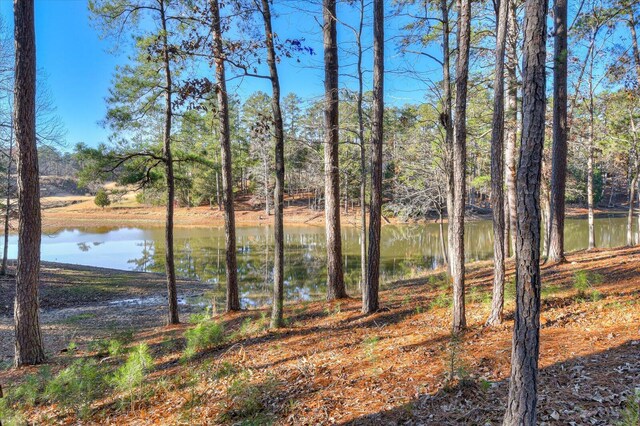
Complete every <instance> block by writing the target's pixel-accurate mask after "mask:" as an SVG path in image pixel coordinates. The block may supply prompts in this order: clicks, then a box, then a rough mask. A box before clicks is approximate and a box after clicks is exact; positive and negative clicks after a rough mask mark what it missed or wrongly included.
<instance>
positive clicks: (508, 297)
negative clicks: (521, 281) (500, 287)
mask: <svg viewBox="0 0 640 426" xmlns="http://www.w3.org/2000/svg"><path fill="white" fill-rule="evenodd" d="M515 299H516V277H513V278H511V280H509V281H508V282H507V284H506V285H505V286H504V300H505V302H507V301H513V300H515Z"/></svg>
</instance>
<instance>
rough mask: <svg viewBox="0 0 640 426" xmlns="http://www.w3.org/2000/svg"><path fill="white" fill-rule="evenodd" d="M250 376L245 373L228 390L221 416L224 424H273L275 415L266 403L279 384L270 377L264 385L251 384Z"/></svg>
mask: <svg viewBox="0 0 640 426" xmlns="http://www.w3.org/2000/svg"><path fill="white" fill-rule="evenodd" d="M249 378H250V375H249V374H248V372H246V371H245V372H244V374H241V375H240V377H238V378H236V379H235V380H234V381H233V382H231V384H230V385H229V387H228V388H227V401H226V402H225V403H224V410H223V412H222V414H221V416H220V420H221V421H222V422H232V423H233V424H241V425H268V424H272V423H273V415H272V413H270V412H268V410H267V405H266V403H267V402H268V400H269V398H270V396H271V394H273V393H274V392H275V390H276V387H277V385H278V383H277V382H276V380H275V379H273V377H268V378H267V380H266V381H265V382H263V383H259V384H255V383H251V382H250V380H249Z"/></svg>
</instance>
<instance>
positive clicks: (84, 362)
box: [0, 248, 640, 425]
mask: <svg viewBox="0 0 640 426" xmlns="http://www.w3.org/2000/svg"><path fill="white" fill-rule="evenodd" d="M639 264H640V248H621V249H615V250H607V251H599V250H596V251H590V252H578V253H574V254H571V255H569V256H568V263H565V264H562V265H544V266H543V290H542V293H543V294H542V298H543V304H542V318H541V324H542V330H541V335H542V336H541V348H540V368H541V372H540V385H539V392H540V394H539V403H538V407H539V412H540V417H539V419H540V421H541V422H544V424H572V422H573V424H594V425H596V424H601V425H610V424H616V423H618V422H621V423H620V424H635V423H633V422H637V417H633V416H634V415H637V410H638V406H637V403H638V399H640V395H638V396H634V393H635V392H636V389H640V356H639V354H640V309H639V304H638V302H639V300H640V278H639V277H638V265H639ZM508 266H509V271H508V281H509V284H508V285H507V292H506V299H507V305H506V306H507V308H506V321H505V323H504V324H503V325H502V326H500V327H497V328H485V327H484V326H483V324H484V321H485V319H486V316H487V314H488V311H489V306H490V290H491V288H490V286H491V279H492V269H491V264H490V263H489V262H483V263H476V264H472V265H470V266H469V268H468V271H469V272H468V280H467V283H468V288H467V303H468V305H467V309H468V311H467V312H468V318H467V319H468V323H469V328H468V331H466V332H465V333H464V334H461V335H459V336H452V335H451V333H450V323H451V314H450V295H449V284H448V282H447V279H446V276H445V274H444V273H442V271H436V272H434V273H432V274H430V275H427V276H425V277H420V278H416V279H411V280H407V281H401V282H396V283H393V284H391V285H388V286H386V288H385V289H384V291H382V292H381V301H382V306H383V309H382V311H381V312H379V313H377V314H375V315H372V316H363V315H362V314H361V313H360V301H359V299H357V298H352V299H349V300H345V301H340V302H334V303H326V302H310V303H301V304H292V305H287V307H286V311H285V315H286V321H287V327H286V328H284V329H282V330H278V331H269V330H268V329H267V326H268V309H266V308H265V309H263V310H250V311H244V312H241V313H238V314H230V315H218V316H214V318H213V319H210V315H208V314H200V315H197V314H196V315H192V316H191V321H190V323H187V324H183V325H180V326H175V327H170V328H167V327H161V326H154V324H161V323H162V321H163V319H164V318H163V312H162V309H160V308H153V309H152V308H144V307H141V308H140V310H141V312H142V313H137V314H134V313H133V312H134V311H135V309H129V310H128V311H124V310H123V311H121V310H120V309H124V308H122V307H121V306H120V305H117V304H116V305H113V306H111V309H112V310H113V312H112V314H113V315H116V316H124V315H128V314H131V315H137V316H135V317H134V318H135V321H131V322H130V324H129V328H126V331H127V332H125V329H124V328H122V327H121V328H120V330H119V331H118V330H117V329H114V328H111V329H110V328H108V327H105V326H104V324H102V325H103V326H100V324H101V323H103V322H102V321H101V315H102V312H103V311H100V310H98V311H94V312H93V313H94V315H93V316H90V315H84V316H83V315H82V314H83V313H85V312H84V311H83V312H78V313H76V314H75V315H76V316H75V317H73V320H70V319H69V317H63V316H61V315H57V316H56V315H52V314H47V309H46V308H45V310H44V311H45V312H44V314H43V322H44V323H45V324H44V325H45V327H44V328H43V333H44V334H45V336H46V335H47V333H48V332H50V331H52V330H57V331H58V332H57V334H56V335H57V336H58V338H57V339H56V340H55V341H49V342H48V349H49V350H54V351H55V354H54V355H52V356H51V357H50V364H49V365H48V366H44V367H38V368H27V369H21V370H15V369H10V368H8V366H7V368H6V369H5V370H3V371H2V372H0V384H2V386H3V389H4V393H5V398H4V399H3V400H1V401H2V403H0V407H2V408H1V410H2V411H1V412H2V413H3V416H4V423H8V422H9V421H15V422H20V421H23V420H28V421H29V422H33V423H38V424H41V423H43V424H46V423H52V424H70V423H76V422H77V423H86V424H119V425H120V424H309V425H313V424H371V425H379V424H434V425H443V424H481V425H484V424H499V423H500V422H501V418H502V415H503V410H504V406H505V402H506V393H507V389H508V381H507V380H508V377H509V368H510V366H509V358H510V354H511V327H512V325H513V322H512V317H513V309H514V302H513V298H514V291H515V289H514V284H513V269H512V266H513V265H512V264H509V265H508ZM67 273H68V271H67ZM111 274H112V275H111V276H112V278H113V279H118V276H119V274H118V273H116V272H115V271H112V272H111ZM132 275H133V276H134V277H142V276H144V275H143V274H137V275H136V274H127V273H122V275H121V278H119V282H120V283H121V285H122V286H123V287H124V288H126V287H127V284H125V283H124V282H125V281H127V280H129V284H130V286H131V288H132V289H135V288H139V287H140V285H138V286H135V285H133V284H134V283H133V282H131V280H132ZM122 277H128V278H126V279H123V278H122ZM154 279H157V276H155V278H154ZM136 280H137V282H138V283H139V282H140V281H141V280H143V278H136ZM86 284H88V282H85V283H84V285H86ZM157 284H159V283H157ZM82 285H83V284H82V283H80V282H79V283H78V284H77V286H79V287H81V286H82ZM193 286H194V287H193V288H191V289H190V290H189V291H191V292H197V291H200V290H201V288H200V287H199V286H198V285H197V284H193ZM143 287H144V286H143ZM145 288H146V287H145ZM150 288H154V289H155V290H154V291H156V294H161V292H162V289H163V287H161V286H160V285H157V286H152V287H150ZM181 288H183V289H187V288H188V286H185V287H181ZM3 290H4V288H3ZM43 291H44V292H46V291H47V284H46V280H45V285H44V289H43ZM75 291H78V290H75ZM138 291H141V290H138ZM144 291H145V292H146V291H149V290H148V289H147V290H144ZM105 300H106V299H105ZM98 305H99V304H98ZM91 306H93V308H94V309H95V308H96V304H93V305H91ZM100 306H102V305H100ZM51 309H54V308H51ZM55 309H62V308H55ZM55 309H54V310H55ZM145 309H146V310H145ZM185 309H186V307H185ZM3 312H4V311H3ZM85 314H86V313H85ZM3 315H6V316H5V317H0V318H2V321H1V322H0V333H1V334H0V338H1V339H2V342H3V344H2V346H3V355H4V356H8V355H7V354H6V353H5V352H8V354H9V355H10V353H11V350H10V349H11V348H10V345H9V342H11V324H10V322H11V321H10V317H9V316H8V311H7V313H6V314H4V313H3ZM186 317H187V314H186V313H185V314H183V318H184V319H186ZM74 330H75V332H74ZM80 331H82V332H80ZM78 336H79V337H80V338H77V337H78ZM5 347H9V350H8V351H7V350H6V349H5ZM80 395H83V396H82V397H80ZM4 423H3V424H4Z"/></svg>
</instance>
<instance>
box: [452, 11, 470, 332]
mask: <svg viewBox="0 0 640 426" xmlns="http://www.w3.org/2000/svg"><path fill="white" fill-rule="evenodd" d="M458 8H459V11H458V57H457V64H456V107H455V108H456V110H455V118H454V141H453V217H452V218H451V223H450V225H449V226H450V229H451V233H452V234H453V235H452V245H451V250H450V252H449V257H450V263H451V274H452V276H453V331H454V332H458V331H461V330H462V329H464V328H465V327H466V325H467V321H466V316H465V300H464V292H465V288H464V287H465V285H464V274H465V272H464V210H465V188H466V172H465V168H466V158H467V152H466V151H467V146H466V145H467V81H468V79H469V45H470V39H471V1H470V0H458Z"/></svg>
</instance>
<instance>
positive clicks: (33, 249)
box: [13, 0, 45, 367]
mask: <svg viewBox="0 0 640 426" xmlns="http://www.w3.org/2000/svg"><path fill="white" fill-rule="evenodd" d="M13 13H14V35H15V46H16V52H15V81H14V98H13V102H14V107H13V113H14V120H13V131H14V132H15V138H16V144H17V149H18V266H17V270H16V298H15V303H14V320H15V337H16V341H15V365H16V366H18V367H19V366H23V365H34V364H40V363H42V362H44V360H45V354H44V347H43V345H42V335H41V331H40V312H39V310H40V308H39V300H38V283H39V275H40V238H41V232H42V226H41V225H42V223H41V216H40V184H39V182H38V177H39V172H38V150H37V147H36V38H35V25H34V7H33V0H15V1H14V4H13Z"/></svg>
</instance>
